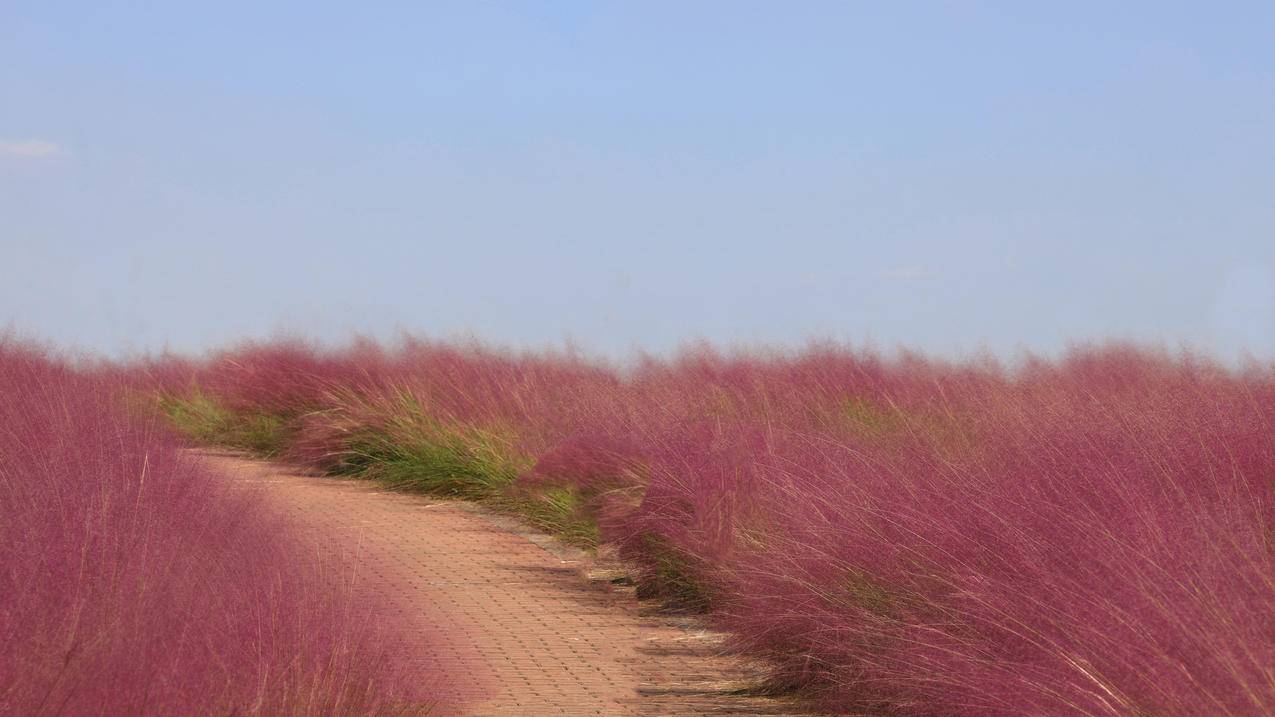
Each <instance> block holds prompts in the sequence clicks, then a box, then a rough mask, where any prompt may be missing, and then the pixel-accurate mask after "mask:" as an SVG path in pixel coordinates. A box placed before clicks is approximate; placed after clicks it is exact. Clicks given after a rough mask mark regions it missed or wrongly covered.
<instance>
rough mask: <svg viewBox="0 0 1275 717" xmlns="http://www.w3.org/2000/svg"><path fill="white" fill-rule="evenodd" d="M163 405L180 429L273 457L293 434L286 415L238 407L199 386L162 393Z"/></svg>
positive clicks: (192, 435)
mask: <svg viewBox="0 0 1275 717" xmlns="http://www.w3.org/2000/svg"><path fill="white" fill-rule="evenodd" d="M159 408H160V410H161V411H162V412H163V413H164V415H165V416H167V417H168V420H169V421H170V422H171V423H172V425H173V427H174V428H176V429H177V431H179V432H180V433H182V434H183V435H185V436H187V437H189V438H190V439H191V440H194V441H196V442H197V443H202V444H205V445H214V446H221V447H224V448H235V449H239V450H244V451H249V452H252V453H255V454H257V455H260V456H265V457H272V456H277V455H279V454H280V453H281V452H282V451H283V449H284V448H285V447H286V446H287V445H288V442H289V441H290V440H291V438H292V429H291V427H290V426H289V425H288V422H287V420H286V419H285V418H283V417H281V416H276V415H272V414H269V413H264V412H260V411H234V410H231V409H229V408H227V407H226V406H224V405H222V404H221V403H219V402H217V401H216V400H215V399H213V398H211V397H209V396H207V395H205V394H204V393H202V392H200V391H198V390H196V391H192V392H191V393H190V394H189V395H187V396H172V395H164V396H160V398H159Z"/></svg>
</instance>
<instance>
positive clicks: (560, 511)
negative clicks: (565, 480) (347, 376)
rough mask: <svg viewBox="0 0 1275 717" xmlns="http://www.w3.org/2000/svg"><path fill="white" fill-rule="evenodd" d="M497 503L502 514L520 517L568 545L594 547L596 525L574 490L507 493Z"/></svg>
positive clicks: (596, 531) (550, 489)
mask: <svg viewBox="0 0 1275 717" xmlns="http://www.w3.org/2000/svg"><path fill="white" fill-rule="evenodd" d="M498 503H499V505H500V507H501V508H502V509H503V510H505V511H506V512H510V513H515V514H517V515H520V516H522V517H523V518H524V519H526V520H527V521H528V522H530V523H531V524H532V525H534V526H536V527H537V528H540V529H541V530H545V531H548V532H550V533H553V534H554V535H556V536H558V537H559V538H561V539H563V540H565V541H566V542H568V543H571V544H572V545H577V546H580V547H585V548H593V547H597V545H598V540H599V534H598V522H597V520H595V519H594V518H593V516H592V515H591V514H590V512H589V510H588V506H587V505H586V503H585V500H584V499H583V498H581V496H580V493H579V491H578V490H577V489H575V488H574V487H560V486H555V487H552V488H548V489H544V490H536V489H529V490H524V491H520V492H517V493H513V492H511V493H510V494H508V495H506V496H505V497H503V498H502V499H501V500H500V501H498Z"/></svg>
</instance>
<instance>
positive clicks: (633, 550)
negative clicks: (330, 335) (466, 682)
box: [49, 340, 1275, 715]
mask: <svg viewBox="0 0 1275 717" xmlns="http://www.w3.org/2000/svg"><path fill="white" fill-rule="evenodd" d="M147 371H148V372H149V376H150V380H151V382H152V384H151V385H152V386H153V387H154V388H155V390H157V391H158V393H159V395H160V396H161V398H160V404H161V406H162V408H163V409H164V411H165V412H166V414H167V415H168V416H169V418H170V419H171V420H172V422H173V423H175V424H176V425H177V426H178V427H180V428H181V429H182V430H183V431H185V432H186V433H187V434H188V435H191V436H193V437H195V438H197V439H198V440H201V441H205V442H208V443H213V444H221V445H229V446H235V447H240V448H244V449H249V450H252V451H255V452H257V453H260V454H265V455H272V456H276V457H280V458H283V459H287V460H291V461H296V462H300V463H303V464H306V465H308V466H312V467H315V468H318V469H321V470H324V471H327V472H329V473H332V474H345V475H354V476H362V477H366V478H369V479H375V480H379V481H382V482H384V483H385V484H387V485H389V486H392V487H395V488H398V489H403V490H412V491H421V492H428V493H431V494H437V495H452V496H460V497H465V498H470V499H475V500H480V501H483V502H485V503H487V504H488V505H492V506H495V507H497V508H499V509H503V510H509V511H513V512H516V513H518V514H521V515H523V516H525V517H526V518H527V519H529V520H531V521H533V522H535V523H537V524H539V525H541V526H543V527H546V528H549V529H552V530H555V531H557V532H558V533H560V534H562V535H564V536H565V537H567V538H568V539H570V540H573V541H575V542H578V543H582V544H591V543H595V542H597V541H605V542H609V543H613V544H616V545H618V546H619V548H620V550H621V552H622V554H623V555H624V556H625V557H627V558H628V559H629V560H630V561H631V562H632V564H633V565H634V566H636V570H637V572H638V575H637V577H638V580H639V583H640V589H641V590H642V591H643V592H644V593H645V594H649V595H658V596H662V597H664V598H665V599H667V600H669V601H672V602H675V603H679V604H681V605H683V606H685V607H688V608H694V609H699V610H703V611H704V612H705V613H706V615H708V617H709V619H711V620H712V621H713V622H714V624H716V625H717V626H719V627H721V628H723V629H725V630H727V631H728V632H730V633H731V634H732V635H733V636H734V645H735V647H737V648H738V649H740V650H743V651H746V652H749V653H752V654H757V655H761V656H765V657H767V658H769V659H770V660H771V661H773V663H774V665H775V672H774V676H773V681H774V685H775V687H776V689H800V690H803V691H805V692H806V693H807V694H809V695H812V696H813V697H815V698H816V699H818V700H820V701H822V702H823V703H824V704H826V705H827V706H829V707H830V708H833V709H835V710H838V711H844V712H852V711H853V712H861V713H881V714H899V715H1024V714H1033V715H1169V714H1175V715H1176V714H1182V715H1186V714H1191V715H1203V714H1208V715H1261V714H1271V713H1273V712H1275V609H1272V605H1275V561H1273V557H1275V556H1273V552H1272V551H1273V549H1275V532H1273V526H1275V523H1273V522H1272V521H1275V430H1273V429H1275V423H1273V422H1272V421H1273V420H1275V371H1273V370H1272V369H1271V368H1269V367H1250V368H1247V369H1244V370H1229V369H1224V368H1221V367H1219V366H1218V365H1215V364H1213V363H1211V362H1210V361H1208V360H1206V359H1204V358H1200V357H1197V356H1190V355H1167V354H1164V353H1158V352H1155V351H1148V350H1140V349H1135V348H1129V347H1122V346H1108V347H1100V348H1092V349H1081V350H1076V351H1073V352H1072V353H1070V354H1069V355H1067V356H1066V357H1064V358H1063V359H1060V360H1057V361H1045V360H1038V359H1030V358H1028V359H1023V360H1022V361H1020V362H1019V363H1018V364H1016V365H1014V366H1013V367H1005V366H1002V365H999V364H997V363H996V362H994V361H992V360H990V359H988V360H982V361H971V362H964V363H945V362H940V361H934V360H929V359H926V358H924V357H921V356H917V355H906V354H905V355H899V356H896V357H892V358H888V359H887V358H884V357H882V356H879V355H875V354H872V353H863V352H856V351H852V350H849V349H845V348H840V347H835V346H825V347H818V346H815V347H812V348H809V349H807V350H805V351H803V352H798V353H775V354H761V353H752V354H734V355H724V354H720V353H717V352H715V351H713V350H712V349H710V348H707V347H701V348H698V349H694V350H688V351H686V352H684V353H683V354H682V355H680V356H679V357H677V358H675V359H671V360H658V359H654V358H646V359H643V360H641V361H639V362H637V363H636V364H635V365H633V366H630V367H626V368H624V369H617V368H613V367H609V366H606V365H602V364H597V363H593V362H590V361H587V360H584V359H581V358H579V357H576V356H572V355H553V354H515V353H508V352H499V351H491V350H487V349H484V348H481V347H474V346H461V345H449V344H437V343H431V342H424V341H411V340H409V341H406V342H404V343H403V344H402V345H398V346H395V347H393V348H386V347H383V346H379V345H377V344H374V343H370V342H358V343H355V344H353V345H350V346H348V347H346V348H343V349H339V350H330V349H317V348H314V347H311V346H308V345H306V344H303V343H299V342H288V341H279V342H270V343H262V344H247V345H243V346H240V347H238V348H236V349H233V350H229V351H226V352H223V353H220V354H216V355H213V356H211V357H209V358H207V359H204V360H200V361H178V360H174V359H165V360H157V361H155V362H153V363H152V364H151V365H150V366H149V367H147ZM49 669H53V668H52V667H50V668H49Z"/></svg>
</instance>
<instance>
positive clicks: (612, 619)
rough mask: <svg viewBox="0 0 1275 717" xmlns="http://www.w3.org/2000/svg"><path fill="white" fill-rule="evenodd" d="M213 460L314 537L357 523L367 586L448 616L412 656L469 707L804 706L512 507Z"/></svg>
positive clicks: (406, 607)
mask: <svg viewBox="0 0 1275 717" xmlns="http://www.w3.org/2000/svg"><path fill="white" fill-rule="evenodd" d="M207 460H209V461H210V462H212V463H213V465H214V466H215V467H216V468H218V469H219V470H221V471H222V472H224V473H225V474H226V475H228V476H230V477H231V478H232V479H234V480H236V481H240V482H244V483H250V484H252V485H254V486H256V487H260V488H262V489H263V490H264V491H265V493H266V494H267V496H268V497H269V499H270V500H272V501H277V502H278V504H279V505H280V506H281V507H283V508H284V509H286V510H287V511H289V512H290V513H291V514H292V515H293V516H294V517H295V518H296V520H297V521H298V523H299V524H301V525H302V526H304V527H305V528H307V529H308V530H310V531H313V536H312V537H314V538H315V539H316V540H319V541H323V540H325V539H330V538H333V537H335V536H346V537H349V535H350V533H351V532H353V533H354V534H355V535H354V537H355V539H356V540H355V542H356V543H357V545H358V546H359V560H358V564H359V566H360V570H361V571H362V574H361V575H360V576H357V583H358V589H360V590H368V591H376V592H380V593H383V594H384V595H385V597H386V598H387V599H388V602H389V603H390V604H392V605H393V606H394V608H395V609H397V610H399V611H401V612H402V614H403V616H404V617H405V618H406V619H407V620H408V621H409V623H410V622H411V621H419V623H418V624H422V625H424V624H427V623H429V622H433V623H434V624H436V625H437V626H438V627H439V628H441V631H442V633H443V634H444V636H445V639H444V640H443V641H442V642H441V643H438V642H437V641H432V642H431V644H418V645H415V646H413V647H414V651H415V653H416V654H415V655H414V656H413V659H415V660H419V661H420V663H419V664H420V665H421V666H422V667H424V668H426V669H429V668H431V667H432V666H435V665H439V666H445V671H446V673H447V674H448V675H449V678H450V679H449V684H448V689H449V690H450V691H451V693H452V695H453V698H454V699H457V700H459V701H461V704H463V705H464V706H463V708H460V709H456V710H454V711H455V712H457V713H459V714H467V715H527V716H532V715H536V716H541V715H553V716H556V715H563V716H569V715H702V714H715V715H724V714H725V715H737V716H742V715H775V714H804V713H803V712H800V711H798V710H797V709H796V707H795V706H794V705H792V704H791V703H788V702H784V701H781V700H775V699H766V698H761V697H748V696H741V695H739V694H738V693H739V692H740V690H743V689H746V688H748V687H751V686H753V685H754V684H755V682H756V678H757V677H758V674H759V673H758V671H757V670H756V668H755V667H752V668H750V667H749V666H748V665H745V664H743V663H741V662H739V661H737V660H734V659H730V658H725V657H720V656H717V655H716V653H717V652H718V646H719V645H720V638H719V637H718V636H716V635H713V634H712V633H709V632H707V631H704V630H702V629H699V628H698V625H697V623H696V621H695V620H694V619H693V618H689V617H678V616H671V615H665V614H662V613H661V612H660V611H659V610H658V609H656V607H655V606H650V605H644V604H641V603H639V602H638V601H637V600H635V599H634V597H633V594H632V591H631V590H624V589H612V586H611V584H610V583H609V582H608V581H606V580H599V579H594V580H590V579H588V577H587V573H588V572H589V568H590V561H589V559H588V556H586V555H584V554H583V553H580V552H579V551H572V550H570V549H569V548H565V547H563V546H561V545H559V544H557V543H556V541H553V540H552V539H550V538H548V537H547V536H543V535H540V534H536V533H534V532H532V531H528V530H526V529H524V528H520V527H519V526H518V524H517V523H515V522H513V521H511V520H509V519H505V518H503V517H500V516H493V515H490V514H488V513H486V512H485V511H483V510H481V509H478V508H476V507H474V506H472V505H467V504H464V503H458V502H453V501H437V500H431V499H428V498H421V497H417V496H409V495H403V494H398V493H390V492H385V491H381V490H378V489H377V488H376V487H375V486H373V485H370V484H368V483H365V482H360V481H348V480H338V479H333V478H320V477H313V476H305V475H299V474H297V473H296V472H294V471H291V470H289V469H287V468H284V467H280V466H277V465H273V464H269V463H262V462H257V461H249V460H246V459H242V458H236V457H230V456H223V455H210V456H207ZM595 577H596V576H595Z"/></svg>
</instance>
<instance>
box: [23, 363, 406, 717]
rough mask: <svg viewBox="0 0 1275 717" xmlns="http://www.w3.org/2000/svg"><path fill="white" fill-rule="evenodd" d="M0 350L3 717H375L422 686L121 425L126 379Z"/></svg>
mask: <svg viewBox="0 0 1275 717" xmlns="http://www.w3.org/2000/svg"><path fill="white" fill-rule="evenodd" d="M111 373H112V372H110V371H106V370H103V371H102V372H101V373H100V375H89V374H88V373H85V372H83V371H76V370H73V369H71V368H69V367H67V366H66V365H65V364H63V363H62V362H61V361H59V360H57V359H54V358H50V357H49V356H47V355H45V354H44V353H43V352H41V351H39V350H36V349H33V348H30V347H24V346H21V345H17V344H15V343H14V342H13V341H12V340H9V339H0V396H3V399H0V505H3V511H2V512H0V546H3V548H2V552H0V643H3V644H4V651H3V653H2V654H0V713H4V714H62V713H67V714H86V713H92V714H211V713H265V714H337V713H340V714H381V713H384V714H388V713H401V712H408V711H413V710H415V711H419V710H420V709H421V708H422V707H423V706H424V701H425V700H428V698H429V697H430V694H429V690H428V689H427V688H425V687H423V686H422V684H412V683H410V682H409V680H416V681H419V680H422V679H428V677H427V676H420V675H408V674H406V673H404V672H402V671H401V670H400V668H399V666H398V665H396V664H394V663H393V662H392V661H391V657H392V650H391V649H390V648H387V647H385V645H386V644H390V643H392V642H393V639H391V638H392V637H393V635H392V634H391V633H392V631H393V630H394V629H395V626H393V625H390V624H388V623H384V624H382V623H378V622H376V621H374V620H372V619H370V618H368V617H367V615H365V614H364V613H363V610H364V609H365V606H362V605H358V604H356V603H355V602H353V596H352V595H351V594H349V591H348V589H347V586H346V584H345V582H344V580H343V578H342V574H343V572H342V570H341V569H340V566H339V565H337V564H336V562H335V561H330V560H326V559H324V558H322V557H321V556H318V555H316V554H315V553H314V551H313V550H312V549H309V548H307V547H306V546H304V545H303V544H301V543H300V542H299V541H298V540H297V539H294V537H293V536H292V534H291V533H290V532H289V529H288V528H287V527H286V525H284V524H283V522H282V521H281V520H280V517H279V516H277V515H274V514H273V513H272V512H271V511H269V510H267V509H266V508H265V507H264V506H263V505H262V504H260V503H259V502H258V501H257V500H255V499H254V498H253V497H252V496H250V495H249V494H248V493H247V492H245V491H236V490H233V489H230V488H229V487H228V486H227V484H226V482H225V481H224V480H223V479H222V478H221V477H218V476H214V475H212V474H211V473H209V472H208V470H207V469H206V468H204V467H203V466H202V464H201V463H200V462H199V460H198V459H197V458H195V457H193V456H191V455H190V454H187V453H183V452H182V451H180V447H179V445H178V444H177V443H175V442H174V440H173V439H172V438H171V437H170V435H169V434H168V433H167V432H166V431H164V430H161V429H160V428H159V427H158V426H157V425H155V424H154V421H153V418H149V419H148V417H146V416H141V415H131V416H130V415H126V414H125V412H124V407H125V403H123V402H121V397H120V388H121V384H122V383H124V382H125V381H124V379H123V378H121V376H120V375H119V374H115V375H114V376H113V377H112V375H111Z"/></svg>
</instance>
